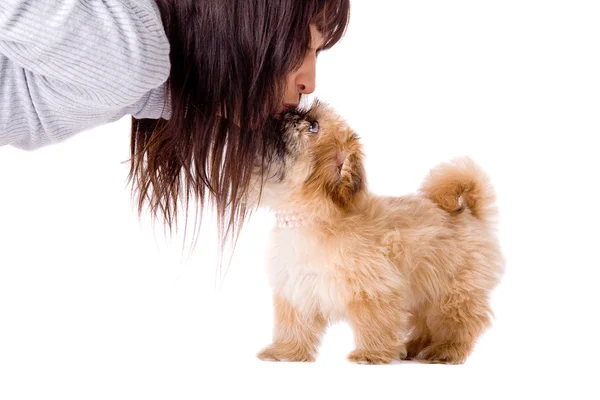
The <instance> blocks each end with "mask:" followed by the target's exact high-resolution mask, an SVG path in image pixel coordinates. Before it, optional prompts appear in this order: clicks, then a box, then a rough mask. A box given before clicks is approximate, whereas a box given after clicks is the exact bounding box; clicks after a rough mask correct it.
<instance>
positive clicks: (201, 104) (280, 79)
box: [129, 0, 350, 241]
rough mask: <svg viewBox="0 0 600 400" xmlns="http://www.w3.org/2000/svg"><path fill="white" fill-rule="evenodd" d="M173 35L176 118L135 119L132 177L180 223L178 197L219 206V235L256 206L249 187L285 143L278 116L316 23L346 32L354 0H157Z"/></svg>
mask: <svg viewBox="0 0 600 400" xmlns="http://www.w3.org/2000/svg"><path fill="white" fill-rule="evenodd" d="M156 3H157V5H158V7H159V9H160V11H161V15H162V20H163V24H164V27H165V31H166V34H167V36H168V38H169V41H170V44H171V53H170V59H171V74H170V77H169V79H168V81H167V83H166V88H167V93H168V95H167V96H166V99H167V100H168V101H170V106H171V117H170V118H169V119H168V120H165V119H158V120H151V119H141V120H138V119H135V118H133V121H132V135H131V149H130V150H131V168H130V173H129V181H130V182H133V189H134V192H137V206H138V209H139V212H140V213H141V212H142V210H143V208H144V205H145V204H148V206H149V208H150V211H151V215H152V216H153V217H158V216H161V217H163V218H164V221H165V223H166V225H167V226H168V228H169V230H170V231H171V230H172V228H173V227H174V226H175V227H176V226H177V214H178V209H179V204H180V203H182V204H184V205H185V209H186V217H187V208H188V205H190V204H192V205H194V206H197V207H199V209H200V210H201V209H202V208H203V206H204V205H205V204H206V203H207V202H209V201H210V203H212V204H214V205H215V206H216V213H217V217H218V227H219V228H218V229H219V238H220V240H221V241H223V240H225V239H226V238H227V237H228V236H229V235H232V236H235V235H236V234H237V233H239V230H240V228H241V226H242V224H243V222H244V220H245V218H246V217H247V215H248V214H249V211H250V210H249V208H248V205H247V204H246V203H245V202H244V195H245V194H246V192H247V190H248V186H249V184H250V179H251V176H252V172H253V169H254V168H255V166H256V164H257V160H258V162H259V163H262V165H265V163H268V162H269V160H268V157H269V155H270V154H273V149H274V147H277V146H278V143H279V142H280V141H279V140H278V137H277V136H278V135H277V130H276V129H274V127H273V126H274V122H273V120H274V118H273V115H274V114H276V113H277V112H278V111H279V109H280V107H281V105H282V101H283V97H284V93H285V83H286V77H287V76H288V75H289V74H290V73H291V72H293V71H294V70H296V69H297V68H299V67H300V65H301V64H302V61H303V59H304V57H305V55H306V52H307V51H308V49H309V46H310V41H311V35H310V25H311V24H314V25H315V26H316V27H317V28H318V30H319V31H320V33H321V34H322V35H323V37H324V38H325V44H324V46H323V47H322V50H326V49H329V48H331V47H332V46H333V45H334V44H336V43H337V42H338V41H339V40H340V39H341V38H342V36H343V34H344V32H345V30H346V26H347V24H348V20H349V9H350V4H349V0H156Z"/></svg>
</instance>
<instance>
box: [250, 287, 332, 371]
mask: <svg viewBox="0 0 600 400" xmlns="http://www.w3.org/2000/svg"><path fill="white" fill-rule="evenodd" d="M273 301H274V305H275V329H274V335H273V344H271V345H269V346H267V347H266V348H264V349H263V350H262V351H261V352H260V353H258V355H257V357H258V358H260V359H261V360H265V361H308V362H311V361H314V360H315V354H316V352H317V347H318V346H319V344H320V342H321V335H322V334H323V332H324V331H325V328H326V327H327V321H326V319H325V318H324V317H323V316H322V315H321V314H315V315H310V316H308V315H302V314H301V313H299V312H298V311H297V310H295V309H294V307H293V306H292V305H291V304H290V303H289V302H288V301H287V300H286V299H284V298H282V297H281V296H278V295H275V296H274V299H273Z"/></svg>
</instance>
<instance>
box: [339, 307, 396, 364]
mask: <svg viewBox="0 0 600 400" xmlns="http://www.w3.org/2000/svg"><path fill="white" fill-rule="evenodd" d="M348 320H349V322H350V325H351V326H352V330H353V331H354V336H355V341H356V349H355V350H354V351H352V352H351V353H350V354H349V355H348V360H350V361H352V362H355V363H359V364H389V363H390V362H392V361H394V360H400V359H403V358H405V357H406V347H405V345H404V342H403V340H404V329H405V327H406V323H407V320H408V313H407V312H406V311H405V310H403V309H402V307H401V303H400V302H399V301H383V300H376V299H360V300H356V301H353V302H351V303H350V304H349V305H348Z"/></svg>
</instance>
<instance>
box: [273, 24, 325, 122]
mask: <svg viewBox="0 0 600 400" xmlns="http://www.w3.org/2000/svg"><path fill="white" fill-rule="evenodd" d="M310 34H311V45H310V49H309V50H308V51H307V52H306V55H305V56H304V60H303V61H302V65H301V66H300V68H299V69H297V70H296V71H294V72H292V73H291V74H290V75H289V76H288V78H287V86H286V93H285V98H284V101H283V104H282V111H285V110H286V109H288V108H296V107H297V106H298V104H299V103H300V96H301V95H303V94H310V93H312V92H314V91H315V86H316V66H317V55H318V54H319V51H320V49H321V47H322V46H323V42H324V39H323V36H322V35H321V33H319V31H318V30H317V28H316V27H315V26H314V25H311V26H310Z"/></svg>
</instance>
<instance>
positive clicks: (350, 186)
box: [327, 152, 366, 209]
mask: <svg viewBox="0 0 600 400" xmlns="http://www.w3.org/2000/svg"><path fill="white" fill-rule="evenodd" d="M338 157H339V158H338V161H337V163H338V166H337V167H338V168H339V172H338V174H339V175H338V176H337V177H336V179H333V180H332V181H331V185H330V186H329V187H328V188H327V192H328V195H329V197H330V198H331V200H332V201H333V202H334V203H335V205H337V206H338V207H340V208H342V209H349V208H352V206H353V205H354V202H355V199H356V197H357V196H358V194H359V193H361V192H362V191H364V190H366V173H365V169H364V167H363V159H362V154H361V153H360V152H351V153H349V154H347V155H346V154H343V153H342V155H341V156H340V155H338Z"/></svg>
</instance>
